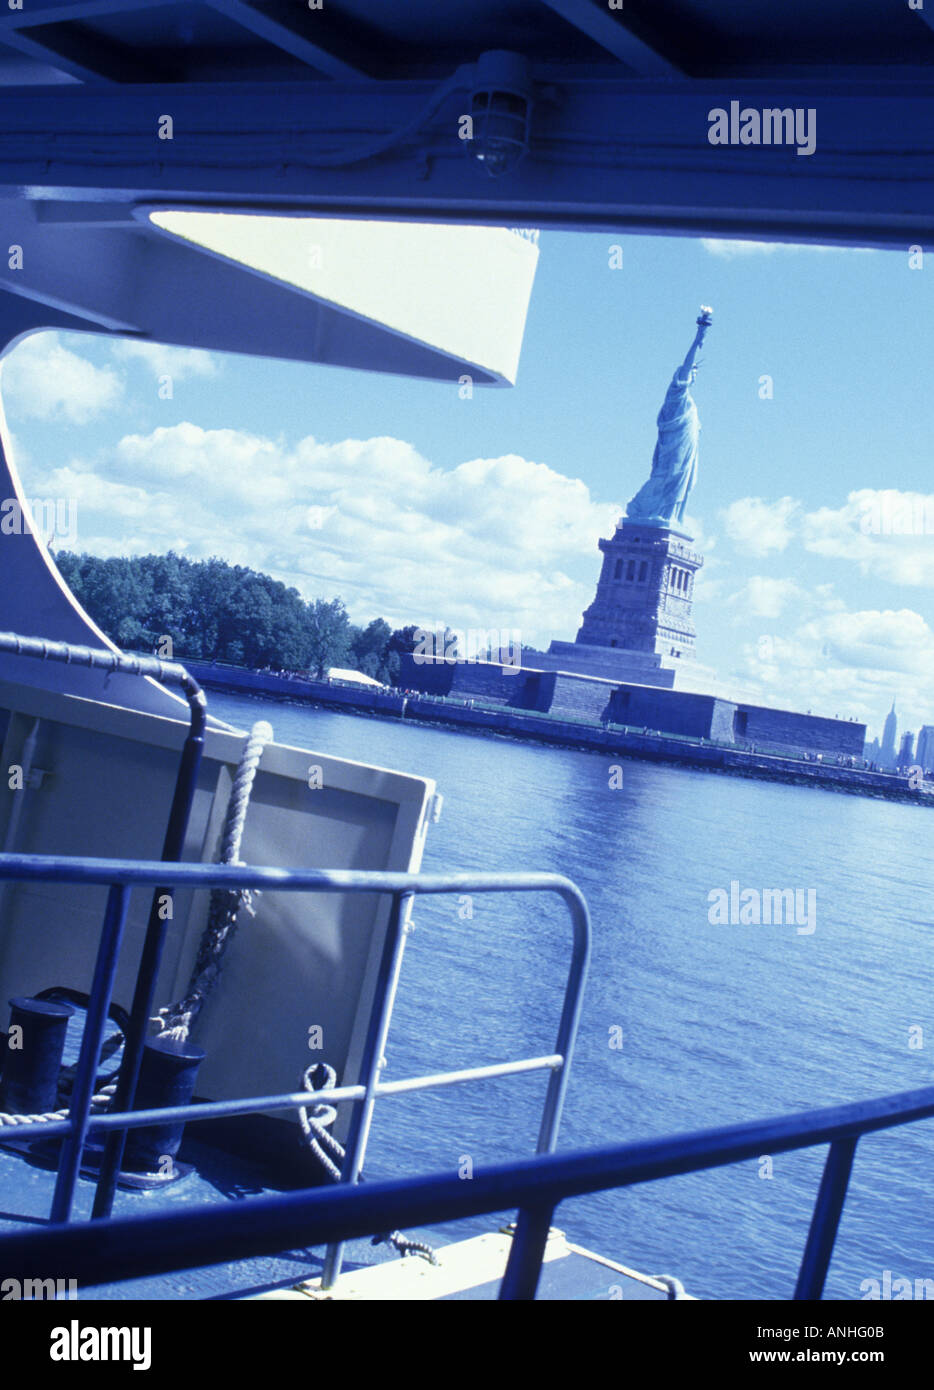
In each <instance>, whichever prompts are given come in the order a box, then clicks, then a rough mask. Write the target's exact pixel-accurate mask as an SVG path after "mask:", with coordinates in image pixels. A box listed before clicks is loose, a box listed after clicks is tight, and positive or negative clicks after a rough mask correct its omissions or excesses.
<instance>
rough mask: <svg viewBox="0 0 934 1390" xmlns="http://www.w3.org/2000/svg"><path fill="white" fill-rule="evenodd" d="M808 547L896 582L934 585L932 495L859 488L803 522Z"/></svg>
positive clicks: (868, 572) (820, 509) (803, 531)
mask: <svg viewBox="0 0 934 1390" xmlns="http://www.w3.org/2000/svg"><path fill="white" fill-rule="evenodd" d="M802 537H803V541H804V545H805V547H806V549H808V550H810V551H812V552H813V553H814V554H815V555H823V556H826V557H827V558H829V559H835V560H849V561H851V562H852V563H854V564H855V565H856V566H858V568H859V570H860V571H861V572H862V573H863V574H872V575H876V576H877V577H878V578H880V579H886V580H889V581H890V582H891V583H893V584H908V585H913V586H924V587H934V494H931V493H920V492H900V491H898V490H897V489H894V488H883V489H876V488H861V489H859V490H857V491H856V492H851V493H850V494H849V496H848V497H847V500H846V502H845V503H844V504H843V506H841V507H821V508H819V509H818V510H817V511H814V512H809V513H808V514H807V515H806V516H805V517H804V518H803V521H802Z"/></svg>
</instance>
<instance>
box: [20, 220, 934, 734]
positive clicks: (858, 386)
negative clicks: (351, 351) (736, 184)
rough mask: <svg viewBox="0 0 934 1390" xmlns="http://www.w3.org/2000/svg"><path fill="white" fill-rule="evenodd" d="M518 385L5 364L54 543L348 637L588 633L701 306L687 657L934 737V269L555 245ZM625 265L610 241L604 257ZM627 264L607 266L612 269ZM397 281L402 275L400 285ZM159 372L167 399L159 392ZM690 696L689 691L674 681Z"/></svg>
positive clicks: (567, 636) (322, 372) (77, 350)
mask: <svg viewBox="0 0 934 1390" xmlns="http://www.w3.org/2000/svg"><path fill="white" fill-rule="evenodd" d="M539 244H540V247H541V262H540V266H539V271H538V277H537V282H536V285H535V288H534V290H533V295H532V304H531V309H530V314H529V323H528V328H527V333H526V340H525V345H524V348H523V354H522V359H521V362H520V368H519V376H518V382H517V385H516V387H515V388H513V389H511V390H483V389H481V388H477V389H476V390H474V391H473V393H472V397H470V398H464V396H463V393H461V392H459V388H458V386H457V385H456V384H453V385H438V384H432V383H425V382H413V381H408V380H405V379H393V378H390V377H383V376H378V375H368V374H366V373H362V372H348V371H342V370H338V369H334V368H326V367H318V366H312V365H308V364H296V363H287V362H279V361H271V360H265V359H256V358H242V357H237V356H234V355H225V354H213V353H212V354H208V353H199V352H194V351H191V350H187V349H176V348H169V347H161V346H158V345H152V344H145V343H142V342H138V341H132V340H105V339H100V338H96V337H94V336H92V335H77V334H49V335H41V336H38V337H35V338H32V339H29V340H26V341H25V342H24V343H22V344H21V345H20V346H18V347H17V348H16V349H14V352H13V354H12V355H11V358H10V359H8V361H7V362H6V363H5V365H4V370H3V378H2V383H0V384H2V389H3V398H4V402H5V406H6V410H7V418H8V421H9V425H10V428H11V429H12V431H13V433H14V436H15V439H14V456H15V458H16V461H17V464H18V467H19V469H20V472H21V475H22V477H23V481H24V487H25V489H26V492H27V495H28V496H30V497H41V498H59V497H60V498H74V499H76V501H77V517H78V520H77V528H76V532H77V534H76V537H75V539H74V540H71V539H69V540H67V542H66V544H67V546H68V548H71V549H76V550H85V549H86V550H88V551H91V552H92V553H95V554H100V555H109V554H122V553H137V554H139V553H146V552H149V551H156V552H164V551H166V550H168V549H175V550H178V551H179V552H180V553H183V554H187V555H188V556H190V557H191V558H204V557H206V556H209V555H212V554H217V555H220V556H222V557H223V558H226V559H228V560H230V561H231V562H233V563H239V564H246V565H250V566H252V567H254V568H256V569H260V570H264V571H266V572H268V573H270V574H272V575H273V576H274V577H276V578H278V579H281V580H284V581H285V582H286V583H289V584H294V585H295V586H296V587H297V588H298V589H299V590H300V592H301V593H302V594H303V595H304V596H305V597H307V598H314V597H319V596H320V597H325V598H330V597H334V596H336V595H340V596H341V597H343V598H344V599H345V601H346V603H347V605H348V608H349V610H350V613H351V616H352V617H353V619H354V620H355V621H358V622H359V621H367V620H369V619H371V618H374V617H377V616H382V617H385V618H386V619H387V620H388V621H390V622H391V623H393V624H394V625H397V624H400V623H408V622H411V623H415V624H418V625H420V626H423V627H426V628H433V627H435V626H436V625H437V624H438V623H448V624H450V625H451V626H452V627H455V628H462V629H467V628H483V627H486V628H497V629H503V628H508V629H509V630H516V629H518V630H519V631H520V632H521V634H522V640H523V641H524V642H525V643H526V644H528V645H531V646H535V647H540V648H544V647H547V645H548V643H549V642H550V641H551V640H552V639H553V638H558V639H564V640H573V638H574V636H575V634H576V632H577V629H578V626H579V625H580V621H581V615H582V613H583V610H584V608H585V607H586V606H587V605H588V604H589V602H590V601H591V599H592V596H593V592H594V588H595V584H596V579H597V574H598V569H599V554H598V550H597V540H598V538H599V537H600V536H609V535H611V534H612V532H613V528H614V526H615V523H616V521H617V520H618V518H619V516H620V515H621V514H622V512H623V510H624V508H625V505H626V500H627V498H629V497H631V496H632V495H633V493H634V492H635V490H636V489H637V488H638V487H639V485H640V483H641V482H642V481H644V478H645V476H646V474H647V471H648V466H649V464H650V462H651V453H652V448H653V445H654V441H655V433H656V431H655V416H656V414H657V411H658V409H659V406H660V404H661V400H662V397H663V395H664V391H665V387H666V385H667V383H668V381H669V380H670V376H671V371H672V368H673V366H674V364H675V363H676V362H677V361H678V360H679V358H680V357H681V355H683V350H684V339H685V333H686V332H688V333H689V332H690V330H691V327H692V325H693V321H694V318H695V317H696V314H697V311H698V305H699V304H701V303H709V304H712V305H713V307H714V319H715V325H716V326H715V330H714V331H713V333H712V334H711V337H710V340H709V342H708V343H707V344H705V348H704V353H703V361H702V363H701V368H700V372H699V375H698V379H697V382H696V384H695V388H694V391H695V398H696V400H697V405H698V410H699V415H700V423H701V438H700V460H699V475H698V481H697V485H696V488H695V490H694V493H693V494H692V496H691V499H690V503H689V507H688V513H689V515H688V518H687V520H688V523H689V524H688V526H687V529H688V531H689V532H690V533H691V534H692V535H693V536H694V538H695V540H696V543H697V546H698V549H700V550H701V551H702V552H703V553H704V556H705V561H706V563H705V566H704V570H703V572H702V575H701V576H700V578H699V579H698V583H697V587H696V594H695V608H694V620H695V624H696V627H697V634H698V636H697V653H698V662H699V664H700V665H701V666H703V667H705V668H713V669H714V670H715V671H716V672H717V675H718V678H719V680H720V683H721V685H722V686H723V687H724V688H725V689H733V690H735V691H736V693H737V695H745V697H746V698H750V697H752V698H755V699H757V700H758V701H759V702H760V703H764V704H769V705H774V706H778V707H790V708H794V709H799V710H801V711H806V710H809V709H810V710H812V711H813V712H814V713H821V714H826V715H830V716H833V715H838V716H840V717H855V718H857V719H858V720H860V721H861V722H865V723H866V724H867V726H868V729H867V733H868V737H869V738H874V737H875V738H879V737H881V734H882V725H883V721H884V718H885V714H886V712H887V710H888V709H889V707H890V706H891V703H892V698H893V696H894V695H895V694H896V692H897V696H898V707H899V722H900V723H901V724H902V727H903V728H904V729H911V730H919V729H920V728H921V727H922V725H924V724H930V723H932V722H934V632H932V628H931V613H930V596H931V591H932V589H934V527H932V526H929V525H928V519H929V518H930V519H934V496H932V494H931V488H930V484H929V481H928V479H929V471H930V465H929V440H930V438H931V436H932V433H934V401H932V400H931V396H930V392H929V391H928V389H927V381H926V373H927V370H928V369H927V363H928V362H929V361H930V347H931V333H932V329H931V323H932V322H934V315H932V313H931V308H932V305H931V303H930V298H931V294H932V288H934V283H932V282H934V261H932V262H931V263H930V265H929V266H928V265H925V268H924V269H922V270H918V269H915V270H912V269H910V268H909V257H908V253H907V246H906V248H905V253H904V254H903V253H901V252H895V251H893V252H883V251H878V252H858V251H851V252H845V251H836V250H821V249H819V248H817V249H814V248H811V249H804V248H779V247H774V246H773V247H769V246H762V245H758V244H757V245H750V244H746V243H742V242H717V241H710V240H706V241H704V240H692V239H688V238H667V237H657V238H656V237H629V236H624V235H612V234H599V235H598V234H571V233H558V232H550V231H543V232H542V234H541V238H540V243H539ZM614 248H616V249H615V250H614ZM614 265H619V268H618V269H616V268H611V267H612V266H614ZM387 273H391V267H390V268H387ZM167 378H171V382H170V386H171V394H170V395H166V393H165V390H164V383H165V379H167ZM679 686H681V688H684V689H689V688H690V677H689V675H687V674H685V676H684V677H682V678H681V679H680V680H679Z"/></svg>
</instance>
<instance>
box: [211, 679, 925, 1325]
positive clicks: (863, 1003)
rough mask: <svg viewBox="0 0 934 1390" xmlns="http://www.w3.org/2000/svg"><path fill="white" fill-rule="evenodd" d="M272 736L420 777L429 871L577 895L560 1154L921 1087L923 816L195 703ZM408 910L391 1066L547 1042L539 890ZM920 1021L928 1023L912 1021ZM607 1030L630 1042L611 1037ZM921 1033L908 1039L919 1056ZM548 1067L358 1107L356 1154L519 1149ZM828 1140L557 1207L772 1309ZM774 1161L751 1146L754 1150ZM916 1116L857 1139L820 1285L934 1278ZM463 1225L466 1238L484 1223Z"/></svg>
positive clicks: (549, 753) (667, 1267)
mask: <svg viewBox="0 0 934 1390" xmlns="http://www.w3.org/2000/svg"><path fill="white" fill-rule="evenodd" d="M210 707H211V709H212V711H213V712H214V713H216V714H218V715H219V716H220V717H222V718H227V719H229V720H230V721H231V722H232V723H236V724H237V725H238V726H240V727H249V724H250V723H251V722H252V721H253V720H255V719H257V718H268V719H269V720H270V722H271V723H272V725H273V728H274V729H275V732H276V737H277V739H278V740H279V741H280V742H284V743H292V744H298V745H300V746H303V747H308V748H312V749H318V750H320V751H322V752H325V753H330V754H333V755H336V756H341V757H349V758H354V759H358V760H360V761H363V762H372V763H376V764H379V765H382V766H384V767H393V768H397V769H398V770H400V771H404V772H412V773H417V774H420V775H423V776H428V777H433V778H435V780H436V781H437V783H438V787H439V790H440V791H441V792H442V794H443V795H444V798H445V800H444V809H443V813H442V817H441V820H440V822H439V824H437V825H434V826H432V827H431V829H430V831H429V836H428V844H427V848H426V854H425V862H424V867H425V868H427V869H433V870H441V869H445V870H450V871H464V870H519V869H523V870H548V871H555V872H558V873H563V874H567V875H568V876H569V877H570V878H572V879H573V880H574V881H575V882H576V883H577V884H578V885H579V886H580V887H581V889H582V890H583V891H584V893H585V895H586V897H587V900H588V902H589V904H590V909H591V913H592V917H593V928H594V953H593V963H592V967H591V973H590V979H589V983H588V987H587V993H586V998H585V1004H584V1014H583V1021H582V1025H581V1032H580V1036H579V1041H578V1050H577V1054H576V1057H575V1064H574V1069H573V1073H572V1078H571V1086H570V1092H569V1097H568V1103H567V1107H566V1110H565V1119H564V1124H563V1128H562V1134H561V1147H562V1148H565V1147H580V1146H596V1145H605V1144H609V1143H614V1142H619V1141H623V1140H629V1139H638V1138H647V1137H650V1136H653V1135H664V1134H668V1133H672V1132H674V1131H678V1130H686V1129H697V1128H703V1127H706V1126H709V1125H715V1124H724V1123H732V1122H737V1121H742V1120H748V1119H754V1118H761V1117H764V1116H768V1115H774V1114H780V1113H783V1112H786V1111H792V1110H796V1109H803V1108H805V1107H810V1106H818V1105H827V1104H832V1103H835V1102H840V1101H845V1100H854V1099H860V1098H868V1097H870V1096H874V1095H882V1094H884V1093H886V1092H890V1091H897V1090H904V1089H908V1088H910V1087H914V1086H920V1085H926V1084H930V1083H931V1082H932V1081H934V1068H932V1065H931V1057H932V1054H934V987H932V980H931V944H932V939H934V928H932V901H934V814H932V812H930V811H925V810H922V809H916V808H914V807H911V806H905V805H897V804H890V803H886V802H882V801H874V800H870V799H866V798H862V797H855V796H846V795H841V794H836V793H830V792H824V791H817V790H810V789H807V788H797V787H785V786H779V785H775V784H769V783H766V782H755V781H746V780H743V779H740V778H732V777H723V776H716V775H711V774H706V773H701V772H693V771H688V770H682V769H679V768H670V767H659V766H653V765H652V764H649V763H639V762H626V763H625V764H622V766H623V769H624V772H623V786H622V788H621V789H617V790H612V789H611V788H610V785H609V784H610V778H611V774H610V766H611V763H610V760H609V759H608V758H606V757H603V756H600V755H596V754H589V753H578V752H573V751H571V750H562V749H553V748H544V747H536V746H533V745H528V744H520V743H512V742H508V741H506V740H500V739H485V738H476V737H471V736H468V735H463V734H459V733H449V732H445V731H441V730H433V729H425V728H419V727H417V726H412V725H404V724H401V723H395V722H390V721H378V720H370V719H362V718H355V717H352V716H347V715H340V714H332V713H329V712H325V711H321V710H312V709H306V708H302V707H299V706H295V705H287V704H281V703H269V702H266V701H259V700H253V699H247V698H241V697H235V696H228V695H221V694H217V693H214V694H211V695H210ZM731 882H737V883H738V884H739V885H740V888H741V889H746V888H755V889H763V888H794V889H802V890H805V891H806V890H809V889H813V890H814V891H815V893H816V898H815V899H814V902H815V904H816V913H815V916H814V919H813V920H814V923H815V930H814V931H813V932H810V933H809V932H799V931H798V930H797V929H796V927H795V925H768V926H765V925H763V926H753V925H746V926H744V925H712V924H711V923H710V921H709V920H708V913H709V909H710V902H709V895H710V893H711V891H712V890H714V889H717V888H722V889H724V890H727V891H728V890H729V887H730V884H731ZM472 907H473V917H472V919H468V918H465V917H463V915H462V914H463V913H464V912H465V911H466V908H465V906H464V905H463V904H461V905H459V904H458V901H457V899H454V898H451V899H441V900H438V901H437V902H432V903H423V904H420V905H419V908H418V912H417V915H416V931H415V933H414V934H413V936H412V937H411V938H410V941H409V945H408V946H407V949H406V957H405V963H404V968H403V978H402V984H401V987H400V993H399V998H398V1002H397V1006H396V1012H395V1014H394V1019H393V1030H392V1034H391V1038H390V1048H389V1064H390V1065H389V1073H388V1075H389V1076H390V1077H401V1076H407V1075H413V1074H415V1073H416V1072H418V1071H434V1070H440V1069H441V1068H446V1067H454V1066H473V1065H479V1064H481V1063H483V1062H492V1061H499V1060H502V1059H505V1058H508V1057H511V1056H517V1055H533V1054H536V1053H541V1052H549V1051H551V1050H552V1048H553V1046H554V1034H555V1029H556V1026H557V1018H558V1010H559V1007H560V991H561V987H562V982H563V972H564V970H565V969H566V962H567V954H568V946H569V931H568V926H567V920H566V917H565V916H564V915H563V911H562V909H561V907H560V906H559V905H558V904H557V903H554V904H552V903H550V902H549V901H548V900H546V899H544V898H541V899H540V898H537V897H536V898H523V899H506V898H501V897H495V898H494V897H489V898H485V897H477V898H475V899H474V901H473V904H472ZM918 1028H920V1029H921V1030H923V1031H922V1033H921V1034H920V1035H919V1034H918V1033H917V1032H915V1033H914V1034H912V1031H911V1030H913V1029H915V1030H917V1029H918ZM613 1030H621V1037H622V1046H621V1047H613V1046H611V1042H612V1041H614V1040H618V1038H619V1036H620V1034H619V1032H618V1031H617V1032H615V1033H614V1031H613ZM912 1036H913V1037H914V1038H915V1040H916V1041H917V1040H918V1039H919V1038H920V1039H921V1040H923V1043H924V1046H923V1047H920V1048H919V1047H917V1046H914V1047H912V1046H910V1040H911V1038H912ZM543 1091H544V1081H543V1080H542V1079H541V1078H538V1077H536V1078H530V1077H517V1078H511V1079H509V1080H507V1081H501V1082H498V1083H487V1084H486V1085H471V1086H468V1087H456V1088H452V1089H451V1090H447V1091H442V1092H435V1093H433V1094H431V1095H424V1096H418V1097H409V1098H406V1099H405V1100H401V1099H400V1100H387V1101H385V1102H382V1103H381V1105H380V1106H379V1107H378V1108H377V1115H376V1122H375V1126H374V1133H373V1136H372V1139H371V1144H370V1156H369V1159H368V1165H367V1166H368V1170H371V1171H373V1172H374V1173H379V1174H380V1175H383V1176H390V1175H395V1174H398V1173H403V1172H417V1171H437V1170H439V1169H448V1170H451V1169H454V1168H456V1167H457V1165H458V1164H459V1163H460V1162H461V1159H462V1157H463V1156H465V1155H469V1156H470V1157H471V1158H472V1160H473V1162H474V1164H475V1165H476V1166H481V1165H482V1164H483V1163H485V1162H491V1161H499V1160H502V1159H505V1158H509V1157H514V1156H519V1155H524V1154H527V1153H529V1152H530V1151H531V1150H532V1148H533V1147H534V1142H535V1138H536V1134H537V1124H538V1115H539V1113H540V1107H541V1102H542V1096H543ZM824 1153H825V1150H813V1151H811V1152H807V1153H799V1154H791V1155H777V1156H775V1157H774V1159H773V1161H772V1164H771V1170H772V1175H771V1177H768V1176H764V1174H765V1173H767V1171H768V1168H769V1164H768V1163H767V1162H764V1161H761V1160H760V1161H751V1162H747V1163H743V1164H738V1165H735V1166H733V1167H731V1168H726V1169H720V1170H717V1171H715V1172H709V1173H702V1174H694V1175H691V1176H688V1177H682V1178H675V1179H667V1180H665V1181H663V1182H658V1183H653V1184H651V1185H649V1186H645V1187H639V1188H632V1189H630V1190H629V1191H622V1192H616V1193H604V1194H601V1195H599V1196H597V1197H593V1198H587V1199H580V1200H577V1201H574V1202H571V1203H568V1204H566V1205H565V1206H563V1207H562V1208H560V1210H559V1213H558V1217H557V1218H556V1219H557V1221H558V1224H559V1225H561V1226H562V1228H563V1229H565V1230H567V1232H568V1233H569V1235H570V1236H572V1237H573V1239H575V1240H576V1241H578V1242H579V1243H581V1244H585V1245H590V1246H591V1247H593V1248H595V1249H597V1250H599V1251H600V1252H601V1253H603V1254H605V1255H607V1256H609V1257H611V1258H615V1259H617V1260H620V1261H621V1262H623V1263H624V1264H629V1265H633V1266H634V1267H636V1268H640V1269H644V1270H646V1271H648V1272H650V1273H673V1274H677V1275H678V1276H679V1277H680V1278H681V1279H682V1280H683V1281H684V1283H685V1285H686V1287H687V1289H688V1291H689V1292H692V1293H694V1294H697V1295H698V1296H701V1297H713V1298H788V1297H790V1295H791V1292H792V1290H793V1287H794V1277H795V1271H796V1268H797V1262H798V1260H799V1258H800V1254H801V1251H802V1250H803V1247H804V1241H805V1237H806V1233H807V1225H808V1220H809V1215H810V1209H811V1204H812V1202H813V1198H814V1194H815V1193H816V1190H817V1184H818V1182H819V1178H820V1172H821V1166H822V1163H823V1158H824ZM765 1158H766V1156H765V1155H764V1156H763V1159H765ZM932 1166H934V1123H932V1122H931V1121H927V1122H924V1123H922V1124H919V1125H915V1126H912V1127H909V1128H905V1129H901V1130H898V1131H893V1132H891V1133H888V1134H884V1135H877V1136H869V1137H867V1138H865V1139H864V1140H862V1141H861V1144H860V1147H859V1150H858V1152H857V1159H856V1167H855V1170H854V1176H853V1179H852V1182H851V1186H850V1196H849V1199H848V1202H847V1207H846V1210H845V1212H844V1218H843V1222H842V1225H841V1229H840V1235H839V1237H838V1241H837V1247H836V1251H835V1255H834V1260H833V1264H832V1266H831V1272H830V1277H829V1281H828V1286H827V1290H826V1294H827V1296H828V1297H831V1298H846V1299H858V1298H860V1297H861V1296H862V1293H861V1289H860V1285H861V1283H862V1282H863V1281H864V1280H867V1279H881V1278H882V1273H883V1271H884V1270H886V1269H889V1270H892V1271H893V1274H894V1276H896V1277H897V1276H899V1275H900V1276H903V1277H909V1278H911V1279H912V1280H915V1279H917V1278H930V1277H934V1211H932V1207H931V1202H930V1200H929V1184H928V1175H929V1173H930V1171H931V1168H932ZM482 1228H483V1225H482V1223H481V1224H480V1225H479V1226H478V1227H477V1229H482Z"/></svg>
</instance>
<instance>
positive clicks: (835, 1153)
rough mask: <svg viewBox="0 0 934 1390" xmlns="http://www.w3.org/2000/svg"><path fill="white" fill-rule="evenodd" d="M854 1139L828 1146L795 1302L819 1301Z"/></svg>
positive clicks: (850, 1162) (844, 1194) (841, 1208)
mask: <svg viewBox="0 0 934 1390" xmlns="http://www.w3.org/2000/svg"><path fill="white" fill-rule="evenodd" d="M857 1138H858V1136H857V1137H854V1138H852V1139H837V1140H835V1141H834V1142H833V1143H832V1144H831V1146H830V1152H829V1153H828V1155H827V1162H826V1163H825V1164H824V1173H823V1177H822V1178H821V1183H820V1190H819V1191H818V1194H817V1201H816V1202H815V1203H814V1215H813V1216H812V1217H811V1228H810V1230H809V1231H808V1239H807V1245H806V1246H805V1247H804V1255H803V1257H802V1260H801V1268H800V1270H799V1271H798V1282H797V1284H796V1286H795V1292H794V1297H795V1298H796V1299H819V1298H821V1297H822V1295H823V1292H824V1281H825V1279H826V1278H827V1270H828V1268H829V1266H830V1257H831V1255H832V1254H833V1245H834V1241H835V1240H836V1238H837V1227H838V1225H839V1224H840V1213H841V1212H842V1211H843V1203H844V1202H845V1201H846V1189H847V1186H848V1185H849V1181H850V1172H851V1171H852V1168H853V1155H854V1154H855V1153H856V1144H857Z"/></svg>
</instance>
